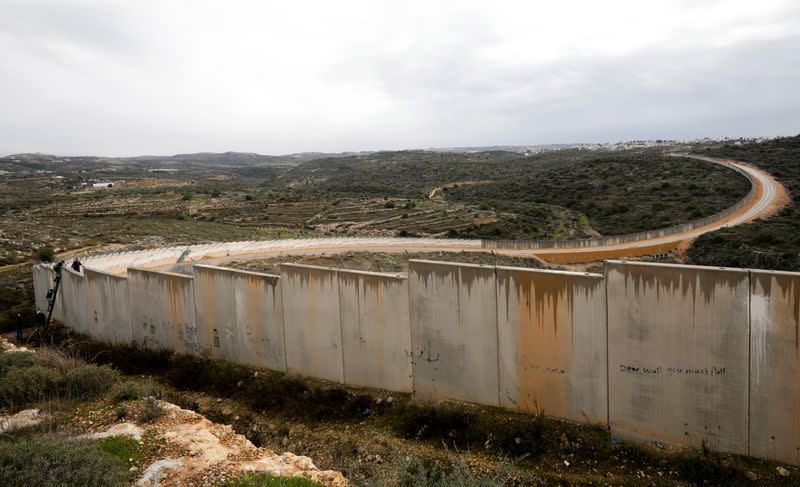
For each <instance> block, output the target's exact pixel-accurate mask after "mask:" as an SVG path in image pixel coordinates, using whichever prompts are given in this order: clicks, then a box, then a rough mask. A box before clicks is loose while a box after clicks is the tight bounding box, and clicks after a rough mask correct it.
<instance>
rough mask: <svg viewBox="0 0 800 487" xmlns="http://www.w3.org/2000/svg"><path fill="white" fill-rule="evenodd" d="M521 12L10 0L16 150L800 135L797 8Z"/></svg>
mask: <svg viewBox="0 0 800 487" xmlns="http://www.w3.org/2000/svg"><path fill="white" fill-rule="evenodd" d="M767 4H768V5H767ZM209 5H210V6H209ZM524 5H527V4H524V3H523V4H518V5H513V6H512V5H509V6H508V7H507V8H508V10H507V11H505V10H499V11H493V12H484V11H483V9H482V8H481V7H482V6H481V4H479V3H476V4H474V5H473V4H469V3H468V2H459V3H454V4H449V5H446V4H442V5H438V4H437V5H436V6H435V7H432V6H428V5H427V4H424V3H421V4H415V3H414V2H411V3H409V4H408V6H406V5H404V6H403V7H399V6H398V5H396V4H389V3H387V4H385V5H381V4H377V3H375V2H366V3H355V4H350V3H345V4H339V3H337V4H336V5H335V6H329V5H328V4H326V3H318V4H314V3H313V2H312V3H302V4H299V5H297V6H294V5H293V6H290V7H285V6H275V5H266V6H265V5H261V4H260V3H253V4H240V3H238V2H237V3H235V4H231V5H230V6H229V5H228V4H223V3H220V4H216V5H215V4H197V3H183V2H160V3H156V2H137V3H135V4H127V3H117V2H100V1H95V2H92V1H82V2H60V1H26V2H8V1H4V0H0V107H2V109H3V115H2V117H0V153H10V152H23V151H40V152H55V153H67V154H75V153H94V154H109V155H117V154H143V153H175V152H185V151H200V150H213V151H222V150H243V151H258V152H263V153H285V152H294V151H305V150H309V151H310V150H322V151H335V150H349V149H380V148H387V149H391V148H407V147H430V146H453V145H493V144H536V143H555V142H590V141H614V140H624V139H632V138H694V137H703V136H723V135H728V136H758V135H791V134H795V133H797V132H800V120H799V119H798V117H797V114H798V113H800V90H797V89H796V87H797V86H800V49H797V47H796V46H798V45H800V32H798V31H796V26H797V25H800V6H796V4H793V2H782V1H780V0H768V1H765V2H764V5H762V6H758V7H753V6H750V5H749V3H748V2H717V1H710V2H701V1H693V2H688V3H687V2H662V3H659V5H660V6H661V7H663V9H665V10H664V11H663V12H661V11H653V12H651V11H644V10H643V9H642V7H639V5H641V4H639V3H636V2H632V3H630V4H629V5H628V6H627V7H624V8H623V7H619V8H618V9H610V10H602V9H601V10H594V11H592V12H589V13H587V18H583V17H581V15H580V14H581V12H582V8H581V5H568V6H566V7H564V8H563V9H561V10H558V9H556V10H552V11H542V10H541V9H540V8H539V7H530V6H528V7H523V6H524ZM586 5H587V8H588V5H589V4H586ZM681 5H683V6H681ZM496 8H501V7H496ZM525 8H527V10H525ZM654 8H655V7H654ZM326 9H327V10H326ZM515 9H518V10H519V12H518V13H517V11H516V10H515ZM626 16H630V18H628V17H626ZM650 23H652V25H650Z"/></svg>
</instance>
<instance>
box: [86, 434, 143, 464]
mask: <svg viewBox="0 0 800 487" xmlns="http://www.w3.org/2000/svg"><path fill="white" fill-rule="evenodd" d="M97 443H98V446H99V447H100V449H101V450H103V451H104V452H106V453H108V454H109V455H111V456H112V457H115V458H118V459H120V460H122V461H123V462H125V463H130V459H131V458H133V462H134V463H139V462H141V461H142V460H143V459H144V457H145V455H144V452H143V451H142V446H141V445H139V443H138V442H137V441H136V440H134V439H133V438H128V437H127V436H115V437H112V438H104V439H102V440H100V441H98V442H97Z"/></svg>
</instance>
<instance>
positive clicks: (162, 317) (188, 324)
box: [128, 269, 204, 354]
mask: <svg viewBox="0 0 800 487" xmlns="http://www.w3.org/2000/svg"><path fill="white" fill-rule="evenodd" d="M128 293H129V297H130V309H131V330H132V336H133V341H134V343H136V344H138V345H140V346H143V347H146V348H152V349H163V350H174V351H176V352H179V353H191V354H200V353H202V352H203V351H204V350H203V348H202V347H201V343H200V336H199V333H198V328H197V324H196V321H195V300H194V286H193V278H192V277H190V276H185V275H182V274H172V273H169V272H154V271H148V270H143V269H128Z"/></svg>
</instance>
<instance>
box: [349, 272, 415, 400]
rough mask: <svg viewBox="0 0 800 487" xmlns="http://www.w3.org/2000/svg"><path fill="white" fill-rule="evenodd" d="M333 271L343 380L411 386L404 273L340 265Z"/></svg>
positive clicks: (407, 389) (400, 387)
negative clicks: (366, 269)
mask: <svg viewBox="0 0 800 487" xmlns="http://www.w3.org/2000/svg"><path fill="white" fill-rule="evenodd" d="M337 274H338V282H339V313H340V316H341V326H342V351H343V367H344V382H345V383H346V384H349V385H354V386H363V387H376V388H382V389H389V390H393V391H401V392H410V391H411V388H412V380H411V330H410V326H411V325H410V321H409V311H408V282H407V279H406V278H405V277H403V276H402V275H399V274H398V275H387V274H379V273H373V272H357V271H347V270H343V269H340V270H338V271H337Z"/></svg>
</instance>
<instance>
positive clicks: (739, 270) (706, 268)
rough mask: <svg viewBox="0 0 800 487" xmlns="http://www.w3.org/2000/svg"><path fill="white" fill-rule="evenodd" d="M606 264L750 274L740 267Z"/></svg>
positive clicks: (620, 261) (627, 262) (616, 261)
mask: <svg viewBox="0 0 800 487" xmlns="http://www.w3.org/2000/svg"><path fill="white" fill-rule="evenodd" d="M603 262H604V263H606V264H610V265H612V266H629V267H636V266H639V267H660V268H665V269H694V270H700V271H723V272H735V273H740V274H746V273H748V272H750V269H742V268H739V267H713V266H705V265H685V264H664V263H661V262H639V261H628V260H606V261H603Z"/></svg>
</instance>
